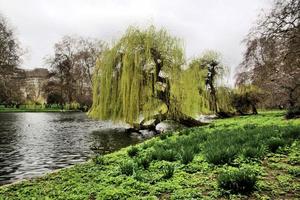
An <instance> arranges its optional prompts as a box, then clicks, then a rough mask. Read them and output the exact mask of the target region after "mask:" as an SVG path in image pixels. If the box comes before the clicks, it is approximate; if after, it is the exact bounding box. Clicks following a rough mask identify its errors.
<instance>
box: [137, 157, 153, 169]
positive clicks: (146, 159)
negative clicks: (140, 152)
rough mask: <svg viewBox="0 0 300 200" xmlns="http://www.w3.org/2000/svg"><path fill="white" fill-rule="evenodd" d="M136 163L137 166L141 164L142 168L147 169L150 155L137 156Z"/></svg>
mask: <svg viewBox="0 0 300 200" xmlns="http://www.w3.org/2000/svg"><path fill="white" fill-rule="evenodd" d="M137 163H138V165H139V166H142V167H143V168H144V169H148V168H149V166H150V163H151V157H150V156H148V155H146V156H142V157H140V158H137Z"/></svg>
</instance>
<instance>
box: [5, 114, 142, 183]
mask: <svg viewBox="0 0 300 200" xmlns="http://www.w3.org/2000/svg"><path fill="white" fill-rule="evenodd" d="M141 140H142V139H141V138H137V137H132V136H131V135H130V134H125V133H124V132H123V131H122V130H120V128H118V127H117V126H116V125H112V124H111V123H109V122H101V121H95V120H91V119H89V118H88V117H87V116H86V114H85V113H0V185H3V184H6V183H10V182H14V181H16V180H20V179H24V178H31V177H35V176H41V175H43V174H45V173H46V172H49V171H51V170H54V169H59V168H63V167H66V166H70V165H73V164H75V163H79V162H83V161H86V160H87V159H88V158H90V157H91V156H92V155H93V154H95V151H100V153H108V152H112V151H115V150H118V149H120V148H122V147H125V146H128V145H131V144H136V143H138V142H139V141H141Z"/></svg>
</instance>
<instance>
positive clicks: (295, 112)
mask: <svg viewBox="0 0 300 200" xmlns="http://www.w3.org/2000/svg"><path fill="white" fill-rule="evenodd" d="M299 117H300V106H297V107H293V108H290V109H289V110H288V111H287V113H286V115H285V118H286V119H295V118H299Z"/></svg>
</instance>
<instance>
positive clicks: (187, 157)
mask: <svg viewBox="0 0 300 200" xmlns="http://www.w3.org/2000/svg"><path fill="white" fill-rule="evenodd" d="M194 156H195V153H194V150H193V149H192V148H185V149H184V150H183V151H182V153H181V163H182V164H184V165H186V164H188V163H190V162H192V161H193V159H194Z"/></svg>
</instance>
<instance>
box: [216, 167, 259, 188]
mask: <svg viewBox="0 0 300 200" xmlns="http://www.w3.org/2000/svg"><path fill="white" fill-rule="evenodd" d="M217 180H218V186H219V187H220V188H222V189H224V190H229V191H230V192H231V193H241V194H248V193H250V192H252V191H253V190H254V189H255V184H256V182H257V174H256V172H255V171H254V170H252V169H251V168H250V167H243V168H241V169H238V168H233V167H229V168H228V169H227V170H225V171H223V172H221V173H220V175H219V176H218V178H217Z"/></svg>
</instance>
